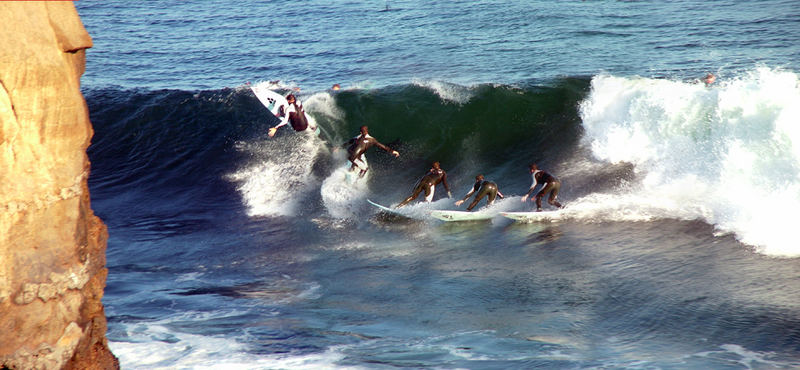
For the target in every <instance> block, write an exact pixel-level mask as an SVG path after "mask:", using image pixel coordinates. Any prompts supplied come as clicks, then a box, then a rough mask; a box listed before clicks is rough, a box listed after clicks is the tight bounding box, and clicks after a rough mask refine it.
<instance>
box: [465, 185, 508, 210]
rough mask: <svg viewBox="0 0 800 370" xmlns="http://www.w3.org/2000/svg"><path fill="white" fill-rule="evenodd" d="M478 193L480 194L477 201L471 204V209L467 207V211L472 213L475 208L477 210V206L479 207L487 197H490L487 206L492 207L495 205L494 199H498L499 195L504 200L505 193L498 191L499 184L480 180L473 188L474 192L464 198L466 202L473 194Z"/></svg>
mask: <svg viewBox="0 0 800 370" xmlns="http://www.w3.org/2000/svg"><path fill="white" fill-rule="evenodd" d="M476 191H477V192H478V194H477V195H475V200H473V201H472V203H470V204H469V207H467V211H471V210H472V209H473V208H475V206H476V205H478V202H480V201H481V199H483V197H485V196H488V197H489V199H488V202H489V203H488V204H487V205H492V203H494V198H495V197H497V195H500V198H503V193H500V192H499V191H498V190H497V184H495V183H494V182H491V181H486V180H480V181H475V185H473V186H472V190H471V191H470V192H469V193H467V196H465V197H464V200H467V199H469V197H470V196H471V195H472V193H474V192H476Z"/></svg>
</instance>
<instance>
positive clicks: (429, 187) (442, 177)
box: [396, 162, 453, 208]
mask: <svg viewBox="0 0 800 370" xmlns="http://www.w3.org/2000/svg"><path fill="white" fill-rule="evenodd" d="M439 183H442V184H444V189H445V190H447V197H448V198H452V197H453V195H452V194H451V193H450V185H447V173H446V172H444V170H443V169H442V168H441V166H440V165H439V162H433V165H432V166H431V169H430V170H428V173H427V174H425V176H422V178H421V179H420V180H419V182H418V183H417V186H416V187H414V193H413V194H411V196H409V197H408V198H406V199H405V200H404V201H402V202H400V204H398V205H397V207H396V208H400V207H402V206H404V205H406V204H408V202H410V201H412V200H414V199H416V198H417V197H418V196H419V194H420V193H421V192H423V191H425V201H426V202H430V201H432V200H433V193H434V191H435V190H436V185H439Z"/></svg>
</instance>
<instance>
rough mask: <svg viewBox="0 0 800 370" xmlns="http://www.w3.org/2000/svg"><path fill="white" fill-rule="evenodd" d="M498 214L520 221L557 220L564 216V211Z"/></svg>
mask: <svg viewBox="0 0 800 370" xmlns="http://www.w3.org/2000/svg"><path fill="white" fill-rule="evenodd" d="M500 214H501V215H503V217H506V218H510V219H512V220H515V221H521V222H541V221H557V220H561V219H563V218H564V213H563V212H560V211H542V212H500Z"/></svg>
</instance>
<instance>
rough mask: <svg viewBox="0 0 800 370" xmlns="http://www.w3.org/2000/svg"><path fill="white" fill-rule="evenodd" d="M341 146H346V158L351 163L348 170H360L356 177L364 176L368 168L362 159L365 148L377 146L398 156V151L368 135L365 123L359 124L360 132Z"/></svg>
mask: <svg viewBox="0 0 800 370" xmlns="http://www.w3.org/2000/svg"><path fill="white" fill-rule="evenodd" d="M343 146H345V147H347V154H348V156H347V159H348V160H349V161H350V163H352V164H353V165H352V166H350V171H354V170H355V169H356V168H358V169H360V170H361V172H359V174H358V177H364V174H366V173H367V170H368V169H369V167H368V166H367V161H366V160H365V159H364V152H366V151H367V149H369V148H372V147H373V146H377V147H378V148H380V149H381V150H383V151H385V152H388V153H391V154H392V155H393V156H394V157H395V158H397V157H399V156H400V153H398V152H397V151H396V150H392V148H389V147H388V146H386V145H383V144H381V143H380V142H378V140H377V139H375V138H374V137H372V136H370V135H369V128H368V127H367V126H366V125H364V126H361V129H360V133H359V134H358V135H357V136H356V137H354V138H352V139H350V140H349V141H348V142H346V143H344V145H343Z"/></svg>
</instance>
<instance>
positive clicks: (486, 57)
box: [75, 0, 800, 369]
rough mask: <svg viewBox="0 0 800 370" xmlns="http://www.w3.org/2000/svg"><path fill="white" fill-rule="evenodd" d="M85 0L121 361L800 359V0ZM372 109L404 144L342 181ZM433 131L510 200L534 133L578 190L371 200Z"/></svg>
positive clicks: (520, 184) (114, 341)
mask: <svg viewBox="0 0 800 370" xmlns="http://www.w3.org/2000/svg"><path fill="white" fill-rule="evenodd" d="M75 5H76V7H77V8H78V12H79V13H80V15H81V17H82V20H83V22H84V24H85V25H86V27H87V29H88V31H89V33H90V34H91V35H92V37H93V39H94V47H93V48H92V49H90V50H89V51H88V53H87V69H86V73H85V75H84V77H83V80H82V83H83V92H84V95H85V97H86V100H87V103H88V105H89V109H90V115H91V119H92V123H93V125H94V129H95V135H94V138H93V140H92V145H91V146H90V148H89V158H90V160H91V163H92V173H91V176H90V178H89V185H90V191H91V194H92V208H93V209H94V210H95V212H96V213H97V214H98V215H99V216H100V217H101V218H102V219H103V220H104V222H105V223H106V224H107V225H108V227H109V235H110V238H109V243H108V251H107V254H108V262H107V263H108V268H109V276H108V282H107V287H106V292H105V296H104V297H103V302H104V304H105V308H106V314H107V316H108V320H109V331H108V334H107V336H108V339H109V342H110V346H111V349H112V351H113V352H114V353H115V354H116V355H117V356H118V357H119V358H120V361H121V364H122V367H123V368H125V369H192V368H203V369H206V368H215V369H276V368H286V369H298V368H300V369H302V368H308V369H319V368H325V369H329V368H346V369H373V368H378V369H388V368H398V367H404V368H467V369H510V368H570V369H574V368H647V369H687V368H688V369H709V368H712V369H771V368H797V367H800V258H798V257H800V238H798V236H797V235H798V234H797V232H796V228H797V226H798V225H800V224H799V223H798V221H797V217H796V212H797V209H800V126H798V125H799V124H800V65H798V61H800V46H798V45H800V44H798V42H797V40H800V3H797V2H796V1H754V2H736V1H712V2H700V1H670V2H657V3H656V2H654V3H648V2H610V1H559V2H544V1H514V0H505V1H487V2H467V1H449V2H418V1H356V0H353V1H339V2H329V1H318V0H309V1H302V2H294V3H279V2H271V1H237V2H226V1H204V2H178V3H176V2H167V1H148V2H140V3H136V2H122V1H105V2H92V1H78V2H76V3H75ZM709 72H712V73H714V74H716V75H717V76H718V79H717V81H716V82H715V83H714V84H712V85H710V86H705V85H704V84H703V83H701V82H699V79H700V78H702V77H703V76H705V74H706V73H709ZM334 83H338V84H341V86H342V89H341V90H339V91H333V90H331V89H330V87H331V86H332V85H333V84H334ZM252 84H268V85H269V86H271V87H272V88H274V89H275V90H278V91H280V92H282V93H288V92H289V91H294V92H295V94H296V95H298V96H299V98H300V100H302V101H303V104H304V106H305V108H306V112H307V114H308V116H309V118H310V119H312V120H313V121H315V123H317V124H318V125H319V127H320V134H319V136H315V135H309V134H305V133H294V132H292V131H291V130H289V129H285V128H284V129H282V130H281V131H279V133H278V135H277V136H276V137H275V138H268V137H267V135H266V133H267V129H268V128H269V127H271V126H272V125H274V124H275V120H274V118H271V117H269V113H268V112H267V110H266V109H265V108H264V107H263V106H262V105H261V104H260V103H259V101H258V100H257V99H256V97H255V96H254V95H253V94H252V92H251V91H250V89H249V86H250V85H252ZM363 124H368V125H369V127H370V133H371V134H373V136H375V137H376V138H378V139H379V140H380V141H382V142H383V143H385V144H387V145H389V146H391V147H392V148H394V149H396V150H398V151H399V152H400V153H401V155H400V157H399V158H394V157H392V156H390V155H388V154H386V153H383V152H381V151H379V150H376V149H372V150H371V151H369V152H368V153H367V159H368V161H369V163H370V166H371V169H370V171H369V173H368V176H367V177H366V180H365V181H362V182H359V183H357V184H356V185H349V184H348V183H347V182H346V181H345V174H344V173H343V170H342V169H343V167H344V166H345V159H344V156H343V151H342V150H336V148H337V147H339V146H340V145H341V144H342V143H343V142H345V141H346V140H347V139H348V138H350V137H352V136H353V135H355V134H356V133H357V131H358V127H359V126H361V125H363ZM432 161H439V162H441V164H442V167H443V168H444V169H445V170H446V171H447V173H448V182H449V184H450V186H451V188H452V190H453V195H454V196H455V198H456V199H457V198H459V197H461V196H463V195H464V194H465V193H466V192H467V191H468V190H469V188H470V187H471V185H472V179H473V178H474V176H475V175H476V174H477V173H482V174H484V175H485V176H486V177H487V178H488V179H491V180H493V181H495V182H496V183H497V184H498V186H499V188H500V190H501V191H502V192H503V193H504V194H505V195H506V198H505V199H502V200H499V201H497V202H496V204H495V205H494V206H493V207H492V209H493V210H494V211H497V212H499V211H523V210H530V207H531V206H530V204H529V203H527V204H523V203H522V202H520V199H521V195H523V194H524V193H525V192H526V191H527V190H528V187H529V186H530V181H531V178H530V174H529V173H528V172H527V165H528V164H529V163H531V162H537V163H539V165H540V167H542V168H544V169H545V170H547V171H549V172H551V173H553V174H554V175H556V176H558V177H559V178H560V180H561V181H562V190H561V193H560V194H559V200H560V201H561V202H562V203H564V205H565V206H566V208H565V209H563V210H561V211H559V213H558V214H557V216H554V217H550V218H549V219H546V220H544V221H541V222H531V223H515V222H512V221H511V220H507V219H505V218H503V217H501V216H497V217H495V218H493V219H492V220H490V221H486V222H467V223H453V222H449V223H446V222H441V221H437V220H434V219H431V218H430V217H428V216H427V213H428V211H430V210H432V209H456V207H455V206H454V204H453V201H454V200H455V199H448V198H447V196H446V193H445V192H444V189H442V187H441V186H439V187H437V189H436V197H435V198H434V202H433V203H430V204H425V203H418V202H415V203H412V204H411V205H409V206H408V207H407V209H408V212H409V213H408V215H409V216H410V217H397V216H392V215H387V214H384V213H381V212H380V211H379V210H378V209H376V208H374V207H372V206H370V205H369V204H368V203H367V202H366V200H367V199H371V200H373V201H376V202H378V203H381V204H385V205H393V204H397V203H398V202H400V201H401V200H402V199H403V198H404V197H406V196H407V195H408V194H409V193H410V192H411V190H412V189H413V187H414V185H415V183H416V181H417V180H418V179H419V178H420V177H421V176H422V175H423V174H424V173H425V172H426V171H427V169H428V168H429V166H430V163H431V162H432ZM462 207H463V206H462Z"/></svg>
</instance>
